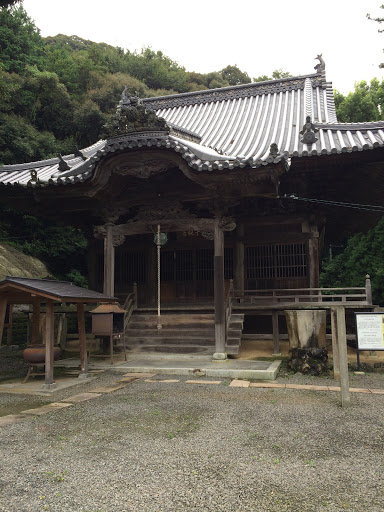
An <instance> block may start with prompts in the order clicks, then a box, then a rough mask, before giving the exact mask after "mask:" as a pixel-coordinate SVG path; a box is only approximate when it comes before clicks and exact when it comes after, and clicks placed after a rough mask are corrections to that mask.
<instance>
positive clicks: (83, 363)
mask: <svg viewBox="0 0 384 512" xmlns="http://www.w3.org/2000/svg"><path fill="white" fill-rule="evenodd" d="M77 325H78V330H79V343H80V367H81V373H80V375H79V377H82V378H85V377H88V359H87V338H86V334H85V316H84V304H83V303H81V302H79V303H78V304H77Z"/></svg>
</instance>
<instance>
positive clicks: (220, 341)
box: [213, 219, 227, 361]
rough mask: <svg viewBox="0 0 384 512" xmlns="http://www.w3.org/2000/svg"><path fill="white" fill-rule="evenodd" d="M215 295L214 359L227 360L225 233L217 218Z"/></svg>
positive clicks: (215, 232) (215, 233)
mask: <svg viewBox="0 0 384 512" xmlns="http://www.w3.org/2000/svg"><path fill="white" fill-rule="evenodd" d="M214 296H215V353H214V354H213V359H214V360H219V361H222V360H226V359H227V354H226V352H225V300H224V233H223V231H222V230H221V229H220V228H219V219H215V231H214Z"/></svg>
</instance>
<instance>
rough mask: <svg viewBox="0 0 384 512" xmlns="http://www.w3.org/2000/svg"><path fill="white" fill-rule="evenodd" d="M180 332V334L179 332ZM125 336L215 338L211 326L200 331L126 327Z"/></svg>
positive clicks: (213, 329)
mask: <svg viewBox="0 0 384 512" xmlns="http://www.w3.org/2000/svg"><path fill="white" fill-rule="evenodd" d="M181 331H182V332H181ZM125 335H126V336H129V337H132V336H140V335H143V336H172V337H174V336H176V337H178V338H182V337H184V336H215V327H214V326H212V327H211V328H210V329H202V328H191V329H188V328H185V329H179V328H177V327H175V328H174V329H171V328H169V326H168V327H166V328H165V327H164V326H163V328H162V329H157V327H156V326H154V327H146V328H143V329H137V328H136V329H135V328H131V327H128V329H126V331H125Z"/></svg>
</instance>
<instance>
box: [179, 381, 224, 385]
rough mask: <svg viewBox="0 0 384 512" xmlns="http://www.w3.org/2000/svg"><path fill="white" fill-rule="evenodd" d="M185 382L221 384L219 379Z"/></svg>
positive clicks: (189, 382)
mask: <svg viewBox="0 0 384 512" xmlns="http://www.w3.org/2000/svg"><path fill="white" fill-rule="evenodd" d="M185 382H186V383H187V384H221V380H186V381H185Z"/></svg>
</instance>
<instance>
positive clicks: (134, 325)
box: [128, 318, 214, 330]
mask: <svg viewBox="0 0 384 512" xmlns="http://www.w3.org/2000/svg"><path fill="white" fill-rule="evenodd" d="M161 325H162V326H163V327H164V328H166V329H172V328H174V329H183V330H185V329H209V328H210V327H212V328H214V322H213V321H210V322H190V323H187V322H185V323H182V324H180V323H174V322H169V321H168V320H167V319H165V320H164V321H163V318H161ZM128 328H129V329H155V328H157V319H156V322H155V321H153V322H137V321H136V319H133V320H131V321H130V322H129V324H128Z"/></svg>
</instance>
